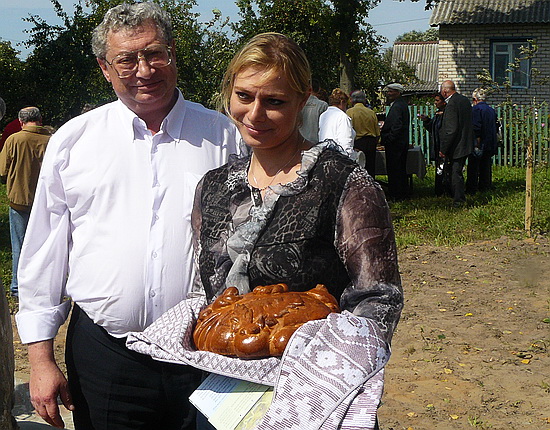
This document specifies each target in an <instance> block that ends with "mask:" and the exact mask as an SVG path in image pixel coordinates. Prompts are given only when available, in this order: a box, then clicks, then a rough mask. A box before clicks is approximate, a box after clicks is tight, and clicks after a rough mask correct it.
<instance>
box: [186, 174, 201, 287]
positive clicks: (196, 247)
mask: <svg viewBox="0 0 550 430" xmlns="http://www.w3.org/2000/svg"><path fill="white" fill-rule="evenodd" d="M203 187H204V177H203V178H202V179H201V180H200V181H199V183H198V184H197V188H196V190H195V201H194V202H193V211H192V212H191V227H192V229H193V266H194V269H195V270H194V273H195V277H194V279H193V285H192V286H191V292H190V293H189V296H190V297H195V296H197V295H204V294H205V292H204V288H203V286H202V282H201V278H200V270H199V269H200V267H199V255H200V252H201V241H200V234H201V228H202V205H201V199H202V189H203Z"/></svg>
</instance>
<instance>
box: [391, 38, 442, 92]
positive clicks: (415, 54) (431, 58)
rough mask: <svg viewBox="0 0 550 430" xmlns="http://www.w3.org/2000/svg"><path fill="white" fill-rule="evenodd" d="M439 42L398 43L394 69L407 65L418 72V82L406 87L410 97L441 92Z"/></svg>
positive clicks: (394, 55) (394, 54)
mask: <svg viewBox="0 0 550 430" xmlns="http://www.w3.org/2000/svg"><path fill="white" fill-rule="evenodd" d="M438 52H439V51H438V42H437V41H433V42H396V43H395V44H394V45H393V51H392V63H391V64H392V67H397V65H398V64H399V63H406V64H407V65H409V66H411V67H413V68H414V69H415V71H416V77H417V78H418V81H417V82H415V83H411V84H406V85H405V93H406V94H409V95H432V94H434V93H437V92H438V91H439V83H438V67H437V65H438V56H439V54H438Z"/></svg>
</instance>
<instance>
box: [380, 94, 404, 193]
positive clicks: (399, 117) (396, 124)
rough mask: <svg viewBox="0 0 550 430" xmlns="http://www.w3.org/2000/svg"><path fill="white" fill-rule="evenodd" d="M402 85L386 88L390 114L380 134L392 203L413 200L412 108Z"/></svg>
mask: <svg viewBox="0 0 550 430" xmlns="http://www.w3.org/2000/svg"><path fill="white" fill-rule="evenodd" d="M403 91H404V88H403V85H401V84H397V83H394V84H388V85H386V86H385V87H384V92H385V93H386V104H388V105H389V106H390V110H389V112H388V114H387V116H386V120H385V121H384V125H383V126H382V130H381V131H380V136H381V143H382V145H383V146H384V148H385V150H386V173H387V175H388V194H387V197H388V199H390V200H404V199H406V198H407V197H409V185H408V183H407V151H408V150H409V124H410V116H409V107H408V106H407V102H406V101H405V99H404V98H403V96H402V94H403Z"/></svg>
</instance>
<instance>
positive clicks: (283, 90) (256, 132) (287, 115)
mask: <svg viewBox="0 0 550 430" xmlns="http://www.w3.org/2000/svg"><path fill="white" fill-rule="evenodd" d="M307 97H308V95H307V94H306V95H305V96H301V95H299V94H298V93H297V92H296V91H294V90H293V89H292V88H291V86H290V84H289V82H288V79H287V78H286V76H284V75H283V74H282V73H280V72H279V71H277V70H275V71H270V72H268V73H267V74H266V73H265V69H263V68H258V67H248V68H246V69H243V70H242V71H241V72H239V73H238V74H237V75H236V76H235V81H234V84H233V91H232V93H231V98H230V102H229V108H230V111H231V115H232V116H233V118H234V119H235V120H236V122H237V127H238V129H239V131H240V132H241V136H242V137H243V139H244V141H245V143H246V144H247V145H249V146H250V147H252V148H262V149H264V148H265V149H268V148H275V147H277V146H279V145H281V144H284V143H285V142H287V141H288V140H289V138H290V137H292V136H295V132H296V130H297V128H298V118H299V114H300V111H301V110H302V108H303V107H304V104H305V103H306V100H307Z"/></svg>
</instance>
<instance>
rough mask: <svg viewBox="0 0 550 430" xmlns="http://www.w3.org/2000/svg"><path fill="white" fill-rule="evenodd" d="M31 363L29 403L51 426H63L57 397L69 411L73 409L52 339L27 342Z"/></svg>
mask: <svg viewBox="0 0 550 430" xmlns="http://www.w3.org/2000/svg"><path fill="white" fill-rule="evenodd" d="M29 363H30V365H31V379H30V384H29V388H30V393H31V403H32V405H33V406H34V408H35V409H36V412H37V413H38V415H40V416H41V417H42V419H43V420H44V421H46V422H47V423H48V424H50V425H51V426H54V427H57V428H64V427H65V424H64V422H63V419H62V418H61V415H60V414H59V406H58V405H57V397H58V396H59V398H61V402H62V403H63V405H64V406H65V407H66V408H67V409H68V410H70V411H73V410H74V405H73V402H72V398H71V394H70V393H69V387H68V384H67V379H66V378H65V376H64V375H63V373H62V372H61V370H60V369H59V367H58V366H57V363H56V362H55V358H54V354H53V339H49V340H44V341H41V342H35V343H31V344H29Z"/></svg>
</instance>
